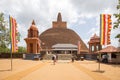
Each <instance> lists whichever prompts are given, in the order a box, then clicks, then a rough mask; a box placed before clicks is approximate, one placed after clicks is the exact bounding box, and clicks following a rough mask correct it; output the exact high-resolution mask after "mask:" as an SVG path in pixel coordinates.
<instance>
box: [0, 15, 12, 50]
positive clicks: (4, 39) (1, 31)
mask: <svg viewBox="0 0 120 80" xmlns="http://www.w3.org/2000/svg"><path fill="white" fill-rule="evenodd" d="M6 26H7V22H6V21H5V20H4V14H3V13H0V49H1V51H2V52H5V51H6V50H7V48H8V45H9V44H10V36H9V35H10V34H9V33H10V32H9V29H8V28H7V27H6ZM1 51H0V52H1Z"/></svg>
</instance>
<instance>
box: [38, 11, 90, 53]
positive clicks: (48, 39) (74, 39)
mask: <svg viewBox="0 0 120 80" xmlns="http://www.w3.org/2000/svg"><path fill="white" fill-rule="evenodd" d="M39 38H40V40H41V42H42V45H41V47H42V49H46V48H47V49H51V48H52V46H53V45H55V44H75V45H77V44H78V41H80V43H81V52H88V48H87V46H86V45H85V43H84V42H83V41H82V39H81V38H80V37H79V36H78V35H77V33H76V32H74V31H73V30H71V29H67V26H66V22H62V17H61V14H60V13H59V14H58V19H57V22H53V27H52V28H50V29H48V30H46V31H44V32H43V33H41V35H40V36H39Z"/></svg>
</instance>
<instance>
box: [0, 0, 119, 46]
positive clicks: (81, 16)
mask: <svg viewBox="0 0 120 80" xmlns="http://www.w3.org/2000/svg"><path fill="white" fill-rule="evenodd" d="M117 3H118V2H117V0H0V12H3V13H4V16H5V20H6V21H8V19H9V15H11V16H12V17H14V18H15V19H16V20H17V24H18V31H19V32H20V34H21V36H20V42H19V43H18V46H24V47H25V46H26V43H25V41H24V38H27V30H28V29H29V27H30V26H31V23H32V21H33V19H34V20H35V23H36V26H37V27H38V29H39V34H41V33H42V32H43V31H45V30H47V29H49V28H51V27H52V21H56V20H57V14H58V12H61V15H62V20H63V21H66V22H67V27H68V28H69V29H72V30H74V31H75V32H76V33H77V34H78V35H79V36H80V37H81V39H82V40H83V41H84V43H85V44H86V45H87V46H88V44H87V43H88V41H89V40H90V37H92V36H93V35H94V34H95V33H96V34H97V35H98V36H99V32H100V30H99V27H100V24H99V23H100V14H102V13H104V14H112V15H113V14H114V13H117V10H116V5H117ZM112 21H113V22H114V21H115V18H114V16H112ZM118 33H120V29H112V31H111V45H113V46H115V47H118V45H119V44H118V39H115V38H114V37H115V35H116V34H118Z"/></svg>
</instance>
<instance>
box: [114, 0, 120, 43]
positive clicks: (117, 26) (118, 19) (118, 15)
mask: <svg viewBox="0 0 120 80" xmlns="http://www.w3.org/2000/svg"><path fill="white" fill-rule="evenodd" d="M116 8H117V11H118V13H115V14H114V16H115V18H116V21H115V22H114V27H113V28H114V29H120V0H118V5H117V6H116ZM115 38H119V42H120V33H118V34H117V35H116V36H115Z"/></svg>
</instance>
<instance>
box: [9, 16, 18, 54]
mask: <svg viewBox="0 0 120 80" xmlns="http://www.w3.org/2000/svg"><path fill="white" fill-rule="evenodd" d="M9 19H10V39H11V45H12V46H11V49H12V53H15V52H17V51H18V46H17V43H18V40H17V34H18V31H17V22H16V20H15V19H14V18H13V17H11V16H10V17H9Z"/></svg>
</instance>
